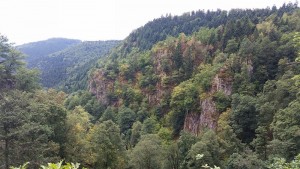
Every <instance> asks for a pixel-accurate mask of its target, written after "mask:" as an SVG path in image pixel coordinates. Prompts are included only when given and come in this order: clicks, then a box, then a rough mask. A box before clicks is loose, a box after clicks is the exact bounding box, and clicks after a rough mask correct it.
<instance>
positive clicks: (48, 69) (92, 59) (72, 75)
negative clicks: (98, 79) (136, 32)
mask: <svg viewBox="0 0 300 169" xmlns="http://www.w3.org/2000/svg"><path fill="white" fill-rule="evenodd" d="M118 42H119V41H91V42H81V43H77V44H73V45H69V46H68V47H67V48H65V49H63V50H61V51H56V52H55V53H50V54H48V55H44V56H42V57H35V56H37V55H35V54H36V53H34V56H28V57H29V58H34V59H28V60H27V61H28V64H29V65H30V67H35V68H38V69H39V70H40V71H41V82H42V84H43V86H44V87H49V88H50V87H52V88H53V87H54V88H57V87H59V86H60V85H61V86H60V87H62V88H63V89H64V90H65V91H72V90H77V89H83V88H85V87H86V80H87V72H88V70H89V69H90V68H91V66H92V65H93V64H95V63H96V61H97V60H98V59H99V58H100V57H101V56H104V55H105V54H107V53H108V52H109V51H110V49H111V48H113V47H115V46H116V45H117V44H118ZM38 43H42V42H38ZM58 43H59V42H58ZM32 44H35V43H32ZM46 44H47V43H44V48H45V49H46V48H47V45H46ZM48 44H49V46H50V47H49V48H52V47H53V46H56V45H52V43H48ZM35 47H36V48H37V49H36V50H34V48H35ZM39 47H40V46H39V45H36V46H34V45H32V47H31V48H32V51H39V50H40V48H39ZM23 49H24V48H23ZM57 49H58V48H57ZM49 52H50V50H49ZM45 53H47V52H45Z"/></svg>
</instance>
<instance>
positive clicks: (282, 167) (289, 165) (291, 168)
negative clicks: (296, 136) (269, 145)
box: [268, 154, 300, 169]
mask: <svg viewBox="0 0 300 169" xmlns="http://www.w3.org/2000/svg"><path fill="white" fill-rule="evenodd" d="M268 168H270V169H299V168H300V155H299V154H298V155H297V156H296V157H295V159H294V160H292V161H291V162H286V160H285V159H284V158H274V159H273V162H272V163H271V164H270V165H269V166H268Z"/></svg>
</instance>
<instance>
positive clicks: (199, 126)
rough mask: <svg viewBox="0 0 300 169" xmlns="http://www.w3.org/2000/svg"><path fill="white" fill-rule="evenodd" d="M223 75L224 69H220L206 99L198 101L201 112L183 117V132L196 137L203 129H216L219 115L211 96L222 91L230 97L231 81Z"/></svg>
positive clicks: (224, 73)
mask: <svg viewBox="0 0 300 169" xmlns="http://www.w3.org/2000/svg"><path fill="white" fill-rule="evenodd" d="M225 75H226V69H225V68H221V69H220V71H219V73H218V74H217V75H216V76H215V78H214V79H213V81H212V87H211V90H210V91H209V93H208V97H206V98H205V99H203V100H201V101H200V102H201V103H200V105H201V112H191V113H188V114H187V115H186V116H185V120H184V130H185V131H188V132H191V133H193V134H195V135H198V134H199V133H200V132H201V131H203V130H204V129H205V128H209V129H216V128H217V122H218V119H219V113H218V112H217V109H216V105H215V103H214V101H213V99H212V95H213V94H214V93H215V92H217V91H222V92H224V94H225V95H231V92H232V79H231V78H230V77H227V76H225Z"/></svg>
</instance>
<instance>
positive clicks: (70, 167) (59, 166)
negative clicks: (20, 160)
mask: <svg viewBox="0 0 300 169" xmlns="http://www.w3.org/2000/svg"><path fill="white" fill-rule="evenodd" d="M28 164H29V163H28V162H27V163H25V164H23V165H22V166H20V167H10V169H27V165H28ZM79 166H80V164H79V163H76V164H74V163H66V164H63V161H60V162H59V163H56V164H55V163H48V165H47V166H44V165H41V168H42V169H79ZM82 169H86V168H84V167H83V168H82Z"/></svg>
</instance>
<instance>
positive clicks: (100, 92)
mask: <svg viewBox="0 0 300 169" xmlns="http://www.w3.org/2000/svg"><path fill="white" fill-rule="evenodd" d="M112 87H113V83H111V82H110V81H108V80H106V78H105V76H104V71H103V70H101V69H98V70H97V71H95V72H93V75H92V78H90V81H89V91H90V92H91V93H93V94H94V95H95V96H96V97H97V99H98V101H99V102H100V103H102V104H104V105H107V104H108V97H107V96H108V91H109V90H108V89H111V88H112Z"/></svg>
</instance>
